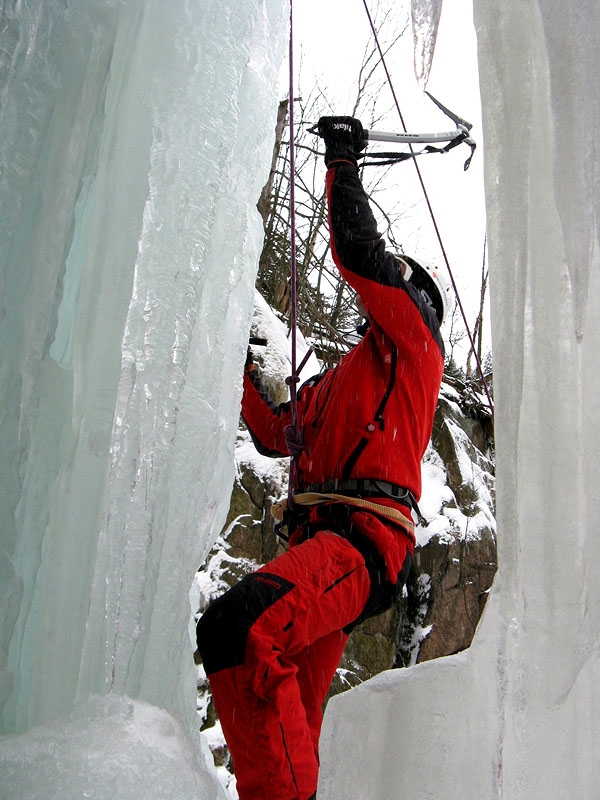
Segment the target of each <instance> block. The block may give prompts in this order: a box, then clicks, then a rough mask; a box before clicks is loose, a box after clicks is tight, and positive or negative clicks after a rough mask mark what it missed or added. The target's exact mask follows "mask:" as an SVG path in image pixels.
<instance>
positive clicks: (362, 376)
mask: <svg viewBox="0 0 600 800" xmlns="http://www.w3.org/2000/svg"><path fill="white" fill-rule="evenodd" d="M327 197H328V205H329V229H330V235H331V250H332V254H333V258H334V261H335V263H336V265H337V267H338V268H339V271H340V273H341V275H342V277H343V278H345V279H346V281H347V282H348V283H349V284H350V285H351V286H352V287H353V288H354V289H356V291H357V292H358V294H359V295H360V297H361V299H362V301H363V303H364V305H365V308H366V309H367V312H368V319H369V323H370V325H369V329H368V331H367V333H366V335H365V336H364V338H363V339H362V340H361V341H360V342H359V344H357V345H356V346H355V347H354V348H353V349H352V350H351V351H350V352H349V353H348V354H347V355H345V356H344V358H343V359H342V360H341V362H340V363H339V364H338V365H337V366H336V367H335V368H334V369H330V370H328V371H327V372H325V373H324V374H322V375H320V376H317V377H316V378H313V379H311V380H309V381H308V382H307V383H306V384H304V385H303V386H302V387H301V388H300V390H299V392H298V406H297V407H298V420H299V427H300V430H301V432H302V436H303V441H304V446H305V450H304V452H303V453H302V455H301V456H300V458H299V459H298V462H297V463H298V468H299V475H300V486H299V489H300V490H302V488H303V487H306V486H308V485H313V484H323V483H325V481H326V480H328V479H347V478H369V479H379V480H383V481H387V482H390V483H394V484H397V485H399V486H403V487H406V488H408V489H410V491H411V492H412V493H413V495H414V496H415V498H416V499H417V500H418V499H419V497H420V494H421V459H422V457H423V454H424V452H425V449H426V447H427V445H428V443H429V439H430V436H431V430H432V426H433V416H434V413H435V409H436V404H437V398H438V393H439V388H440V382H441V379H442V373H443V368H444V357H443V344H442V340H441V337H440V332H439V325H438V322H437V318H436V317H435V314H434V313H433V311H432V310H431V309H430V308H429V306H427V305H426V304H424V303H422V302H421V301H420V297H419V295H418V293H417V292H416V291H415V290H414V288H413V287H412V286H410V285H409V284H407V283H406V281H405V280H404V278H403V276H402V273H401V272H400V269H399V265H398V261H397V259H396V258H395V257H394V256H393V255H392V254H390V253H388V252H386V251H385V245H384V242H383V240H382V238H381V236H380V234H379V233H378V231H377V228H376V224H375V219H374V217H373V214H372V212H371V209H370V207H369V203H368V199H367V196H366V194H365V192H364V190H363V187H362V184H361V181H360V178H359V176H358V170H357V168H356V167H355V166H354V165H352V164H350V163H347V162H336V163H334V164H333V165H332V166H331V167H330V168H329V170H328V172H327ZM242 415H243V417H244V420H245V421H246V424H247V425H248V428H249V429H250V432H251V434H252V437H253V440H254V442H255V444H256V445H257V447H258V449H259V450H260V451H261V452H262V453H264V454H267V455H272V456H282V455H288V450H287V447H286V444H285V438H284V434H283V429H284V426H285V425H287V424H289V423H290V421H291V411H290V406H289V404H288V403H284V404H282V405H280V406H277V407H276V406H274V404H273V403H272V402H270V400H269V399H268V397H267V396H266V395H265V393H264V391H263V390H262V387H261V384H260V381H259V380H258V377H257V375H256V371H255V370H253V369H252V367H250V368H247V370H246V374H245V377H244V396H243V401H242Z"/></svg>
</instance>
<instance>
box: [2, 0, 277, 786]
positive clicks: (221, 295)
mask: <svg viewBox="0 0 600 800" xmlns="http://www.w3.org/2000/svg"><path fill="white" fill-rule="evenodd" d="M284 6H285V4H284V3H283V2H282V0H245V1H244V2H237V3H221V2H212V1H210V0H207V1H206V2H192V1H191V0H147V2H143V3H140V2H136V0H129V1H128V2H122V1H120V0H119V1H118V0H86V2H80V3H67V2H62V1H61V0H57V2H45V0H23V2H19V3H4V4H2V7H1V10H0V15H1V19H0V33H1V36H2V41H1V46H0V93H1V94H0V240H1V241H2V251H1V253H0V289H1V301H0V302H1V306H0V344H1V347H2V366H1V370H2V371H1V393H2V394H1V397H0V408H1V409H2V411H1V416H0V463H1V467H0V469H1V473H0V479H1V486H2V494H1V504H2V505H1V508H0V520H1V522H0V525H1V526H2V528H1V542H0V576H1V578H0V598H1V600H0V603H1V608H2V614H1V615H0V709H1V711H2V714H1V716H2V730H4V731H6V732H14V731H26V730H28V729H30V728H31V727H32V726H33V725H35V724H36V723H39V722H43V721H46V720H53V719H54V718H56V717H57V716H59V715H60V714H64V713H66V712H68V711H69V710H70V709H71V707H72V704H73V702H74V701H76V700H77V701H85V699H86V698H87V697H88V696H90V695H100V696H102V695H104V694H105V693H107V692H112V693H113V694H114V695H116V696H128V697H131V698H135V699H139V700H142V701H147V702H148V703H150V704H152V705H154V706H161V707H164V708H167V709H169V710H171V711H173V713H174V714H175V715H176V716H178V717H181V718H186V717H187V719H186V721H187V722H190V721H191V720H192V719H193V716H194V713H195V712H194V709H195V678H194V666H193V661H192V646H191V643H190V640H189V637H188V628H189V621H190V605H189V601H188V591H189V588H190V586H191V584H192V579H193V576H194V573H195V571H196V569H197V567H198V565H199V564H200V563H201V561H202V559H203V557H204V555H205V553H206V551H207V549H208V547H209V544H210V543H211V540H212V537H213V535H214V536H216V532H217V531H218V530H219V529H220V528H221V525H222V523H223V520H224V518H225V513H226V509H227V505H228V501H229V491H230V486H231V483H232V480H233V463H234V461H233V448H234V441H235V435H236V430H237V423H238V408H239V397H240V390H241V378H240V376H241V369H242V365H243V360H244V354H245V343H246V338H247V332H248V327H249V321H250V316H251V313H252V305H253V285H254V277H255V271H256V264H257V255H258V250H259V246H260V241H261V229H260V218H259V216H258V213H257V212H256V211H255V201H256V199H257V198H258V196H259V193H260V188H261V185H262V183H264V180H265V176H266V175H267V174H268V165H269V158H270V149H271V142H272V130H273V128H274V121H275V117H276V104H277V100H278V97H277V87H278V73H279V67H280V64H281V61H282V58H283V55H284V52H285V34H286V29H287V16H286V13H287V8H285V7H284ZM14 796H17V795H14ZM111 796H112V795H111ZM145 796H148V795H145Z"/></svg>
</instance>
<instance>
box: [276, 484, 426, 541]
mask: <svg viewBox="0 0 600 800" xmlns="http://www.w3.org/2000/svg"><path fill="white" fill-rule="evenodd" d="M323 503H336V504H342V505H345V506H352V507H354V508H364V509H365V510H366V511H372V512H373V513H374V514H378V515H379V516H380V517H385V518H386V519H391V520H393V521H394V522H397V523H398V524H399V525H401V526H402V527H403V528H404V529H405V530H407V531H408V532H409V533H410V534H412V535H413V536H414V535H415V523H414V522H413V521H412V519H409V517H407V516H406V514H403V513H402V512H401V511H400V510H399V509H397V508H393V507H391V506H383V505H381V504H380V503H373V502H372V501H371V500H364V499H363V498H362V497H350V496H349V495H346V494H335V493H333V492H331V493H325V492H300V493H298V494H295V495H294V505H295V506H318V505H322V504H323ZM288 509H289V505H288V501H287V500H282V501H281V502H279V503H275V504H274V505H273V506H272V508H271V515H272V516H273V518H274V519H276V520H277V521H278V522H282V521H283V520H285V514H286V512H287V510H288ZM278 535H279V536H280V537H281V534H278Z"/></svg>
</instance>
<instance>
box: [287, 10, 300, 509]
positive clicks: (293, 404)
mask: <svg viewBox="0 0 600 800" xmlns="http://www.w3.org/2000/svg"><path fill="white" fill-rule="evenodd" d="M289 65H290V96H289V123H290V235H291V240H292V241H291V265H290V266H291V275H290V293H291V298H290V299H291V314H290V327H291V331H290V334H291V350H292V357H291V360H292V374H291V376H290V377H289V378H288V379H287V381H286V382H287V384H288V386H289V388H290V408H291V412H292V424H291V427H292V432H291V433H292V438H293V437H295V438H296V440H297V441H299V438H300V431H299V428H298V397H297V391H296V389H297V383H298V380H299V378H298V374H297V364H296V347H297V343H296V316H297V315H296V303H297V296H296V203H295V191H294V190H295V182H296V163H295V147H294V10H293V0H290V43H289ZM297 483H298V464H297V461H296V456H295V455H292V456H291V460H290V478H289V483H288V500H289V504H290V507H291V505H292V498H293V494H294V489H295V488H296V487H297Z"/></svg>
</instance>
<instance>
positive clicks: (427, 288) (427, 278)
mask: <svg viewBox="0 0 600 800" xmlns="http://www.w3.org/2000/svg"><path fill="white" fill-rule="evenodd" d="M398 258H399V259H401V260H402V261H403V262H404V263H405V264H406V265H407V267H408V269H407V271H406V273H405V275H404V278H405V280H406V281H408V283H410V284H411V286H414V287H415V289H417V290H418V291H419V292H420V293H421V294H422V296H423V298H424V300H425V302H426V303H428V304H429V305H430V306H433V309H434V310H435V313H436V315H437V318H438V320H439V322H440V325H441V324H442V322H443V321H444V319H445V317H446V313H447V312H448V309H449V307H450V305H451V302H452V285H451V283H450V281H449V280H448V279H447V278H446V276H445V275H442V273H441V272H440V270H439V269H438V268H437V267H435V266H434V265H433V264H429V263H428V262H427V261H421V260H419V261H416V260H415V259H414V258H411V256H406V255H404V254H403V253H402V254H400V255H398Z"/></svg>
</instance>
